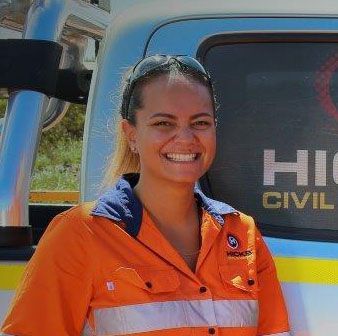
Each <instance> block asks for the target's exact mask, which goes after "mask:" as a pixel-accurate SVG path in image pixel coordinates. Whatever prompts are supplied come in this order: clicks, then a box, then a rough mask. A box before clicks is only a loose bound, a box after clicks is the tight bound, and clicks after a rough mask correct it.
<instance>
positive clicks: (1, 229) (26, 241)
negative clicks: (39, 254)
mask: <svg viewBox="0 0 338 336" xmlns="http://www.w3.org/2000/svg"><path fill="white" fill-rule="evenodd" d="M32 243H33V234H32V228H31V227H30V226H0V247H22V246H30V245H32Z"/></svg>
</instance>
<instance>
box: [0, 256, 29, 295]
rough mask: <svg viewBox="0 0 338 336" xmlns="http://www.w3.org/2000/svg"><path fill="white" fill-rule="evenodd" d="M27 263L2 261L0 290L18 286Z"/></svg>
mask: <svg viewBox="0 0 338 336" xmlns="http://www.w3.org/2000/svg"><path fill="white" fill-rule="evenodd" d="M25 266H26V263H5V264H1V263H0V290H12V289H15V288H16V287H17V285H18V284H19V281H20V279H21V277H22V274H23V271H24V269H25Z"/></svg>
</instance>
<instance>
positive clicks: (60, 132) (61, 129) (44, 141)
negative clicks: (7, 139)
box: [31, 104, 85, 190]
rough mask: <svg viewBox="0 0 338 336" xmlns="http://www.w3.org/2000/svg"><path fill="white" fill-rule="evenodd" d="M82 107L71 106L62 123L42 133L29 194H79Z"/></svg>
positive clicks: (82, 123) (83, 113)
mask: <svg viewBox="0 0 338 336" xmlns="http://www.w3.org/2000/svg"><path fill="white" fill-rule="evenodd" d="M84 121H85V107H84V106H83V105H75V104H72V105H71V106H70V107H69V109H68V111H67V113H66V115H65V116H64V117H63V119H62V120H61V122H60V123H59V124H57V125H56V126H54V127H53V128H51V129H49V130H48V131H46V132H43V133H42V136H41V141H40V146H39V151H38V155H37V159H36V162H35V167H34V171H33V178H32V184H31V190H79V186H80V164H81V152H82V137H83V127H84Z"/></svg>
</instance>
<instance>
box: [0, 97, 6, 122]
mask: <svg viewBox="0 0 338 336" xmlns="http://www.w3.org/2000/svg"><path fill="white" fill-rule="evenodd" d="M6 105H7V99H0V118H3V117H4V115H5V111H6Z"/></svg>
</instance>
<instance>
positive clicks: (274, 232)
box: [196, 32, 338, 243]
mask: <svg viewBox="0 0 338 336" xmlns="http://www.w3.org/2000/svg"><path fill="white" fill-rule="evenodd" d="M276 42H277V43H278V42H280V43H283V42H284V43H300V42H313V43H337V42H338V35H337V34H336V33H330V32H329V33H327V32H319V33H313V32H310V33H306V32H299V33H298V32H285V33H283V32H281V33H274V32H271V33H270V32H262V33H237V32H234V33H232V32H229V33H223V34H219V35H214V36H211V37H209V38H207V39H206V40H204V41H203V42H202V43H201V45H200V47H199V48H198V50H197V54H196V55H197V59H198V60H199V61H200V62H201V63H202V64H204V63H205V57H206V54H207V53H208V51H209V50H210V49H211V48H213V47H215V46H218V45H225V44H242V43H276ZM201 182H202V183H201V187H202V190H204V189H206V191H207V193H208V195H210V197H214V195H213V192H212V185H211V183H210V179H209V173H207V174H205V176H204V177H203V179H202V181H201ZM229 202H230V203H231V200H229ZM257 225H258V227H259V229H260V231H261V232H262V234H263V236H266V237H274V238H283V239H290V240H303V241H317V242H333V243H337V242H338V230H328V229H309V228H296V227H288V226H277V225H271V224H266V223H257Z"/></svg>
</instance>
